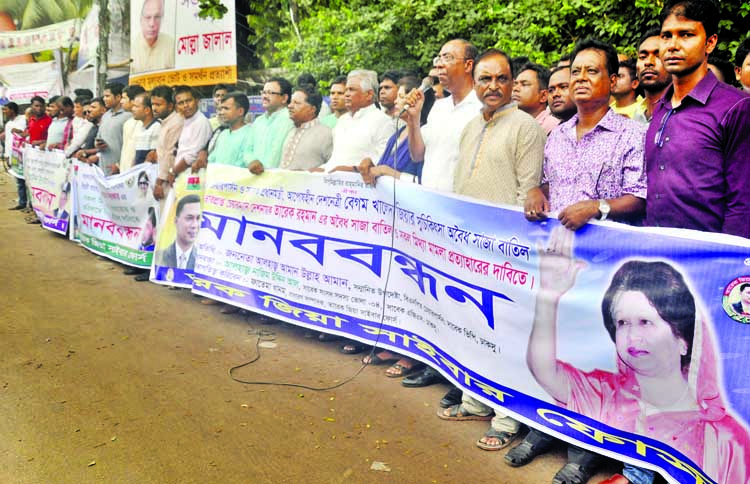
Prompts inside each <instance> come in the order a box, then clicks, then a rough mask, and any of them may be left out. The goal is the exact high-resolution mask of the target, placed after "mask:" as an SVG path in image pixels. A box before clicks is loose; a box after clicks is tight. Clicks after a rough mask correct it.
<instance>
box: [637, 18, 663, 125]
mask: <svg viewBox="0 0 750 484" xmlns="http://www.w3.org/2000/svg"><path fill="white" fill-rule="evenodd" d="M660 34H661V30H660V29H652V30H649V31H648V32H646V33H645V34H644V35H643V37H641V42H640V45H639V47H638V60H637V61H636V64H635V66H636V70H637V71H638V81H639V82H640V85H641V88H643V93H644V95H645V98H644V99H643V101H641V103H640V105H639V106H638V108H637V109H636V110H635V112H634V113H633V119H634V120H636V121H638V122H641V123H643V124H648V123H650V122H651V117H652V116H653V114H654V105H655V104H656V102H657V101H659V99H661V97H662V96H663V95H664V91H666V90H667V87H668V86H669V85H670V84H671V83H672V76H671V75H670V74H669V73H668V72H667V71H666V70H665V69H664V63H662V61H661V58H660V57H659V45H660V42H661V40H660V38H659V37H660Z"/></svg>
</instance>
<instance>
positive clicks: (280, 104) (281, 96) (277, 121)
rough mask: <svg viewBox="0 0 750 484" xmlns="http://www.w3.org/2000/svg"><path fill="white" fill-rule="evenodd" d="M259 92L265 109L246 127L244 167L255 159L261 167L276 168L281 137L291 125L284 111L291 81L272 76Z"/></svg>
mask: <svg viewBox="0 0 750 484" xmlns="http://www.w3.org/2000/svg"><path fill="white" fill-rule="evenodd" d="M261 94H262V98H261V99H262V102H263V107H264V108H265V110H266V112H265V113H263V114H262V115H261V116H260V117H259V118H258V119H256V120H255V121H254V122H253V124H252V125H251V126H250V141H249V143H248V146H247V151H246V152H245V166H249V165H251V164H253V162H255V161H258V162H260V163H261V164H262V165H263V166H264V167H265V168H278V166H279V162H280V161H281V149H282V147H283V146H284V140H285V139H286V135H287V134H288V133H289V131H290V130H291V129H292V128H293V127H294V123H292V120H291V119H289V111H288V110H287V105H288V104H289V100H290V99H291V97H292V84H291V83H290V82H289V81H288V80H286V79H284V78H283V77H273V78H271V79H269V80H268V82H266V84H265V85H264V86H263V92H262V93H261Z"/></svg>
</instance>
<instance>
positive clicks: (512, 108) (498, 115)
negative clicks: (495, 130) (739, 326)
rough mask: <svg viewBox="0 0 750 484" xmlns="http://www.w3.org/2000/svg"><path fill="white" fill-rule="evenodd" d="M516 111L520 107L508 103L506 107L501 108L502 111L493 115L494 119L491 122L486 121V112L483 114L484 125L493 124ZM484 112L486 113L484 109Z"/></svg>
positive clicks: (499, 110)
mask: <svg viewBox="0 0 750 484" xmlns="http://www.w3.org/2000/svg"><path fill="white" fill-rule="evenodd" d="M516 109H518V106H517V105H516V104H515V103H508V104H506V105H505V106H501V107H500V109H498V110H497V111H495V112H494V113H492V117H491V118H490V119H489V120H486V119H484V112H482V113H481V118H482V124H492V123H494V122H495V121H497V120H498V119H499V118H501V117H502V116H505V115H506V114H508V113H510V112H511V111H515V110H516ZM482 111H484V108H483V109H482Z"/></svg>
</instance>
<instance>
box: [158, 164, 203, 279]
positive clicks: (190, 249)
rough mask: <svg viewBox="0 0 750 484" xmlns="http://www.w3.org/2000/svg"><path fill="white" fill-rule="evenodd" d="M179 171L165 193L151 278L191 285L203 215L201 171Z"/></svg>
mask: <svg viewBox="0 0 750 484" xmlns="http://www.w3.org/2000/svg"><path fill="white" fill-rule="evenodd" d="M202 174H203V171H201V172H199V173H196V174H194V173H191V172H190V170H188V171H187V172H185V173H183V174H181V175H180V176H179V177H178V178H177V180H176V181H175V183H174V186H173V187H172V189H171V190H169V193H168V194H167V199H166V201H165V203H164V207H163V208H162V214H161V219H162V222H161V225H160V226H159V230H158V232H159V236H158V238H157V240H156V247H155V252H154V264H153V267H152V268H151V277H150V279H151V281H152V282H155V283H157V284H164V285H168V286H175V287H185V288H189V287H191V286H192V283H193V280H192V275H193V270H194V269H195V257H196V255H197V253H198V251H199V247H198V246H197V244H196V240H197V238H198V232H199V231H200V228H201V219H202V203H201V200H202V194H203V193H202V186H201V182H200V180H201V175H202Z"/></svg>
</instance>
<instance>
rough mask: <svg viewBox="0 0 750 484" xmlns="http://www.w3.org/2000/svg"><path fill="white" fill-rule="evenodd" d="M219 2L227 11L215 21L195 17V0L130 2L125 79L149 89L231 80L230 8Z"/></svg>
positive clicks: (234, 68)
mask: <svg viewBox="0 0 750 484" xmlns="http://www.w3.org/2000/svg"><path fill="white" fill-rule="evenodd" d="M222 3H223V4H224V5H225V6H226V7H227V9H228V11H227V13H226V15H224V18H222V19H220V20H216V19H210V18H206V19H203V18H200V17H199V15H198V13H199V11H200V8H199V6H198V2H196V1H192V2H190V1H179V2H178V1H177V0H166V1H163V2H159V1H156V0H134V1H132V2H131V4H130V5H131V6H130V12H131V13H130V24H131V25H133V26H134V28H133V31H132V33H131V36H130V52H131V53H132V56H133V62H132V63H131V64H130V83H131V84H133V83H137V84H140V85H142V86H143V87H145V88H146V89H151V88H153V87H154V86H156V85H159V84H187V85H190V86H201V85H207V84H217V83H235V82H237V38H236V31H235V22H234V15H235V13H234V12H235V7H234V2H228V1H223V2H222ZM135 26H138V27H137V28H135Z"/></svg>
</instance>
